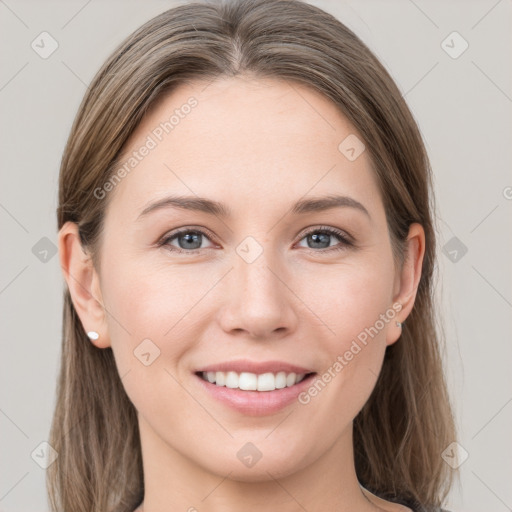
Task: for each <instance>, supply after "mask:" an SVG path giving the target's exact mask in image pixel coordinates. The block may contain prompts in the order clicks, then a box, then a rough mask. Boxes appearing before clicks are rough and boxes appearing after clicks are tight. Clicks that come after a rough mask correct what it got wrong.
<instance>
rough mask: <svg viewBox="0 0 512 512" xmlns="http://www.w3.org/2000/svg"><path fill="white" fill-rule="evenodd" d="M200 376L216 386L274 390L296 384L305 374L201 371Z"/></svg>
mask: <svg viewBox="0 0 512 512" xmlns="http://www.w3.org/2000/svg"><path fill="white" fill-rule="evenodd" d="M201 376H202V377H203V379H204V380H207V381H208V382H211V383H215V385H217V386H226V387H228V388H239V389H243V390H246V391H274V390H275V389H281V388H284V387H290V386H293V385H294V384H297V383H298V382H300V381H301V380H302V379H303V378H304V377H305V376H306V374H305V373H298V374H297V373H293V372H292V373H286V372H278V373H276V374H274V373H262V374H260V375H256V374H255V373H249V372H242V373H237V372H202V373H201Z"/></svg>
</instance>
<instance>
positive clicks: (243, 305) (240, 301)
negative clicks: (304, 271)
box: [219, 250, 300, 340]
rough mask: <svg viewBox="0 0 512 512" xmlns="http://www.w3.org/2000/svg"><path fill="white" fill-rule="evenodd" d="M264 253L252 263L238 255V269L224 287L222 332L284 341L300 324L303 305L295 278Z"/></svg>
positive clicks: (220, 318) (236, 257) (220, 319)
mask: <svg viewBox="0 0 512 512" xmlns="http://www.w3.org/2000/svg"><path fill="white" fill-rule="evenodd" d="M270 252H271V251H270V250H264V251H263V252H262V253H261V254H260V255H259V256H258V258H256V260H254V261H252V262H249V261H250V260H245V259H244V258H243V257H240V256H239V255H237V254H235V259H234V268H233V269H232V271H231V272H229V274H228V275H227V276H226V282H225V283H224V290H223V293H225V301H223V302H222V304H223V306H222V307H221V308H220V310H219V322H220V325H221V326H222V329H223V330H224V331H225V332H227V333H230V334H234V333H238V336H240V334H241V333H245V335H246V336H248V337H249V338H255V339H259V340H267V339H275V338H281V337H284V336H287V335H289V334H290V333H291V332H293V331H294V330H295V329H296V327H297V323H298V318H299V316H298V314H297V313H298V312H297V310H296V309H297V307H299V306H300V301H299V300H298V299H297V298H296V296H295V295H294V293H293V283H292V282H291V281H292V276H291V275H290V273H289V272H287V271H286V269H285V268H284V265H283V264H282V263H278V262H277V261H276V258H270V257H269V256H267V254H269V255H270ZM221 301H222V299H221Z"/></svg>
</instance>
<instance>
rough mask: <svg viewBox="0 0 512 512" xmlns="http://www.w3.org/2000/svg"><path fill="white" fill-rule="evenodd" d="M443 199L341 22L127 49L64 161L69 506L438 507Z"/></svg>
mask: <svg viewBox="0 0 512 512" xmlns="http://www.w3.org/2000/svg"><path fill="white" fill-rule="evenodd" d="M431 194H432V192H431V175H430V167H429V162H428V158H427V155H426V152H425V148H424V146H423V143H422V140H421V136H420V133H419V130H418V127H417V125H416V123H415V121H414V119H413V117H412V115H411V113H410V111H409V110H408V108H407V106H406V104H405V102H404V100H403V99H402V97H401V94H400V92H399V90H398V89H397V87H396V85H395V84H394V82H393V81H392V79H391V78H390V76H389V74H388V73H387V72H386V71H385V69H384V68H383V66H382V65H381V64H380V63H379V62H378V61H377V59H376V58H375V56H374V55H373V54H372V53H371V52H370V51H369V49H368V48H367V47H366V46H365V45H364V44H363V43H362V42H361V41H360V40H359V39H358V38H357V37H356V36H355V35H354V34H353V33H352V32H351V31H350V30H349V29H348V28H347V27H345V26H344V25H343V24H342V23H340V22H339V21H338V20H336V19H335V18H334V17H332V16H331V15H329V14H327V13H325V12H324V11H322V10H320V9H318V8H316V7H314V6H311V5H308V4H306V3H303V2H300V1H296V0H242V1H232V2H224V3H196V4H189V5H183V6H180V7H176V8H174V9H170V10H168V11H166V12H164V13H162V14H161V15H159V16H157V17H156V18H154V19H152V20H150V21H149V22H147V23H146V24H144V25H143V26H142V27H141V28H140V29H138V30H137V31H136V32H135V33H134V34H132V35H131V36H130V37H129V38H128V39H127V40H126V41H125V42H124V43H122V44H121V45H120V46H119V48H118V49H117V50H116V51H115V52H114V53H113V54H112V56H111V57H110V58H109V59H108V60H107V62H106V63H105V64H104V66H103V67H102V69H101V70H100V71H99V72H98V74H97V76H96V77H95V79H94V80H93V83H92V84H91V86H90V88H89V89H88V92H87V94H86V96H85V98H84V100H83V103H82V105H81V106H80V109H79V112H78V114H77V116H76V120H75V123H74V125H73V127H72V130H71V134H70V137H69V140H68V143H67V146H66V149H65V153H64V156H63V160H62V167H61V174H60V190H59V207H58V227H59V253H60V261H61V266H62V269H63V273H64V277H65V279H66V284H67V286H66V289H65V296H64V318H63V345H62V363H61V374H60V379H59V385H58V401H57V405H56V410H55V415H54V420H53V424H52V430H51V437H50V444H51V445H52V446H53V447H54V449H55V450H56V451H57V452H58V454H59V456H58V459H57V461H56V462H55V463H54V464H53V465H52V466H50V468H49V469H48V490H49V495H50V502H51V506H52V510H54V511H57V510H66V511H70V510H73V511H74V512H78V511H83V512H85V511H88V512H89V511H93V510H94V511H116V512H121V511H123V512H126V511H129V512H132V511H134V510H135V509H136V510H137V512H140V511H144V512H159V511H163V510H166V511H168V510H189V511H193V510H198V511H230V510H240V509H245V510H251V511H260V510H261V511H267V510H280V511H296V510H308V511H315V510H329V511H331V510H332V511H334V510H336V511H349V510H350V511H355V510H357V511H368V512H369V511H376V510H389V511H399V510H400V511H407V510H414V511H417V510H439V507H440V506H441V505H442V503H443V500H444V499H445V497H446V495H447V493H448V491H449V488H450V484H451V478H452V474H451V471H452V470H451V469H450V467H449V466H447V465H446V464H445V463H444V461H443V459H442V458H441V453H442V452H443V450H444V449H445V448H446V447H447V446H448V445H449V444H450V443H451V442H452V441H453V440H454V437H455V433H454V422H453V417H452V412H451V407H450V403H449V399H448V395H447V391H446V385H445V381H444V377H443V371H442V362H441V358H440V349H439V346H438V344H439V335H438V333H437V332H436V328H435V314H434V305H433V301H432V278H433V269H434V255H435V237H434V228H433V219H432V200H433V199H432V195H431ZM189 244H191V245H189ZM404 322H405V323H404Z"/></svg>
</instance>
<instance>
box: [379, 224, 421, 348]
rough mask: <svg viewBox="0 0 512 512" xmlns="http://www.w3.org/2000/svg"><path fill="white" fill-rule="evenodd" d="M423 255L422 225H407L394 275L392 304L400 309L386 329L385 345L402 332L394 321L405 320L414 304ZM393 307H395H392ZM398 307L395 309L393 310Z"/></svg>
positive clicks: (390, 343) (389, 343)
mask: <svg viewBox="0 0 512 512" xmlns="http://www.w3.org/2000/svg"><path fill="white" fill-rule="evenodd" d="M424 255H425V231H424V229H423V226H422V225H421V224H418V223H413V224H411V225H410V227H409V234H408V235H407V241H406V248H405V254H404V263H403V265H402V268H401V269H400V271H399V272H397V275H396V277H395V287H394V298H393V304H400V305H401V309H400V311H398V312H397V314H396V316H395V318H394V319H393V324H392V327H391V329H388V333H387V339H386V345H392V344H393V343H395V341H397V340H398V338H399V337H400V335H401V334H402V328H401V327H398V326H397V325H396V322H402V323H403V322H405V320H406V318H407V317H408V316H409V314H410V312H411V311H412V308H413V306H414V301H415V300H416V293H417V291H418V284H419V282H420V277H421V268H422V265H423V257H424ZM393 309H395V308H393ZM397 309H398V307H397V308H396V309H395V311H396V310H397Z"/></svg>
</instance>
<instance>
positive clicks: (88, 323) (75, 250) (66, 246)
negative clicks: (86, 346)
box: [58, 222, 110, 348]
mask: <svg viewBox="0 0 512 512" xmlns="http://www.w3.org/2000/svg"><path fill="white" fill-rule="evenodd" d="M58 244H59V259H60V266H61V268H62V272H63V274H64V278H65V279H66V282H67V285H68V289H69V293H70V295H71V299H72V301H73V306H74V307H75V310H76V312H77V314H78V316H79V318H80V321H81V322H82V326H83V328H84V331H85V332H89V331H96V332H97V333H98V334H99V338H98V339H97V340H91V342H92V343H93V344H94V345H95V346H96V347H98V348H106V347H109V346H110V340H109V337H108V332H107V323H106V315H105V310H104V307H103V300H102V296H101V289H100V280H99V275H98V273H97V271H96V269H95V268H94V266H93V263H92V259H91V257H90V255H89V254H87V253H86V252H85V251H84V249H83V247H82V244H81V242H80V236H79V234H78V225H77V224H76V223H75V222H66V223H65V224H64V225H63V226H62V228H61V229H60V231H59V236H58Z"/></svg>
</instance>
